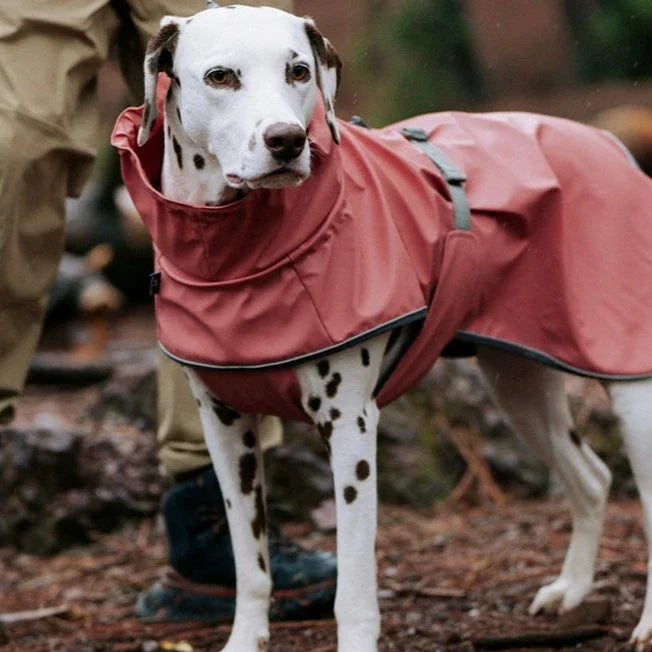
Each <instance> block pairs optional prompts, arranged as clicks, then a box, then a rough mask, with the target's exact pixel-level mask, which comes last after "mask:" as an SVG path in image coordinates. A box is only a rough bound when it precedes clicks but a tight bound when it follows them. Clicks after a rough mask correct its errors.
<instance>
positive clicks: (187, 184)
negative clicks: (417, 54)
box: [139, 7, 652, 652]
mask: <svg viewBox="0 0 652 652" xmlns="http://www.w3.org/2000/svg"><path fill="white" fill-rule="evenodd" d="M168 23H176V24H177V25H178V26H179V38H178V42H177V44H176V51H175V53H174V73H175V75H177V76H178V78H179V79H180V82H181V85H180V87H179V86H178V85H175V84H174V83H173V84H172V95H171V97H170V101H169V102H168V103H167V104H166V110H165V117H166V131H167V127H168V126H169V127H170V131H171V136H170V137H167V136H166V141H165V159H164V164H163V179H162V183H163V191H164V193H165V194H166V195H168V196H169V197H170V198H172V199H176V200H181V201H188V202H192V203H215V202H220V203H223V202H225V201H229V200H231V199H233V197H234V192H235V189H243V190H245V191H246V190H248V189H254V188H257V187H261V186H266V187H278V186H281V185H288V184H296V183H300V182H301V181H302V180H303V179H305V178H306V177H307V175H308V174H309V170H310V160H309V159H310V153H309V147H308V145H306V147H305V149H304V151H303V152H302V153H301V155H300V156H299V157H298V158H297V160H296V161H294V162H293V163H292V169H293V170H294V173H293V174H290V173H289V174H287V175H282V176H281V177H274V178H272V179H267V180H265V179H264V175H265V174H267V173H269V172H270V171H272V170H274V169H275V167H276V166H277V165H278V164H277V163H276V162H275V161H274V160H273V158H272V157H271V156H270V153H269V151H267V149H266V148H265V147H264V144H263V141H262V134H263V133H264V131H265V129H266V128H267V127H268V126H269V125H272V124H274V123H278V122H283V123H288V124H296V125H299V126H300V127H302V128H304V129H305V128H306V127H307V125H308V124H309V122H310V119H311V116H312V113H313V109H314V104H315V98H316V92H317V82H320V83H321V84H322V92H323V94H324V96H325V97H326V98H327V99H329V100H330V101H331V105H332V100H333V97H334V92H335V88H336V82H335V70H334V69H327V68H325V67H323V66H322V69H321V70H319V65H318V63H317V62H316V61H315V59H314V57H313V53H312V51H311V46H310V43H309V41H308V39H307V37H306V33H305V21H304V20H303V19H299V18H296V17H294V16H291V15H289V14H286V13H284V12H280V11H278V10H275V9H270V8H248V7H238V8H236V9H226V8H225V9H219V10H215V9H211V10H208V11H204V12H201V13H200V14H198V15H196V16H195V17H193V19H192V20H191V21H188V20H185V19H176V18H166V19H164V23H163V24H168ZM292 53H296V56H294V58H293V54H292ZM156 56H157V53H153V54H149V55H148V59H147V60H146V65H145V72H146V78H147V81H146V93H147V96H148V97H149V98H150V101H151V99H152V98H153V96H154V90H155V75H153V74H151V67H150V65H149V63H150V59H151V58H152V57H156ZM291 60H299V61H302V62H306V63H307V64H308V65H310V68H311V72H312V76H311V79H310V80H309V82H308V83H306V84H288V83H287V82H286V80H285V67H286V64H287V63H288V61H291ZM320 65H321V64H320ZM217 66H222V67H228V68H230V69H233V70H239V71H240V78H241V80H242V88H240V89H239V90H235V91H234V90H231V89H227V88H213V87H211V86H208V85H207V84H206V83H205V81H204V77H205V74H206V72H207V71H209V70H210V69H212V68H214V67H217ZM177 108H178V109H179V112H180V115H181V122H179V119H178V118H177ZM328 117H329V120H332V119H333V115H332V111H331V115H329V116H328ZM152 122H153V119H151V120H150V122H149V124H146V125H144V126H143V128H142V129H141V133H140V137H139V141H142V142H144V141H145V140H146V139H147V137H148V136H149V129H150V127H151V123H152ZM333 137H334V139H336V140H337V138H338V135H337V133H336V130H335V131H333ZM172 138H176V140H177V143H178V144H179V145H180V147H181V150H182V155H183V165H182V166H179V162H178V159H177V155H176V153H175V151H174V147H173V141H172ZM195 154H200V155H201V156H202V158H203V160H204V162H205V165H204V167H203V168H202V169H197V167H196V166H194V165H193V163H192V157H193V156H194V155H195ZM261 177H263V179H262V180H261ZM234 179H235V180H234ZM237 179H240V180H241V181H237ZM386 342H387V336H386V335H384V336H381V337H378V338H376V339H375V340H373V341H371V342H368V343H366V344H363V345H359V346H355V347H352V348H350V349H347V350H346V351H343V352H340V353H337V354H334V355H332V356H329V357H328V359H327V362H328V366H329V370H328V373H327V374H325V375H324V374H323V367H322V368H321V370H320V368H318V366H317V363H316V362H310V363H307V364H304V365H301V366H299V367H298V368H297V375H298V379H299V384H300V387H301V392H302V403H303V405H304V407H305V409H306V412H307V413H308V414H310V415H311V416H312V418H313V419H314V421H315V423H316V424H318V425H319V426H321V431H322V433H323V434H327V435H329V436H328V437H327V439H328V442H329V444H330V447H331V453H332V457H331V460H332V468H333V475H334V480H335V492H336V504H337V519H338V538H337V551H338V564H339V581H338V590H337V597H336V602H335V612H336V616H337V622H338V641H339V646H338V649H339V651H340V652H374V651H375V650H376V649H377V644H376V641H377V638H378V634H379V631H380V616H379V610H378V603H377V599H376V564H375V555H374V545H375V536H376V490H375V483H376V459H375V458H376V426H377V421H378V409H377V407H376V404H375V401H374V398H373V395H372V392H373V388H374V386H375V384H376V380H377V377H378V375H379V370H380V368H381V365H382V364H383V355H384V350H385V345H386ZM363 348H365V349H367V352H368V354H369V364H368V365H366V366H365V365H363V364H361V355H362V349H363ZM478 357H479V361H480V364H481V366H482V369H483V371H484V373H485V375H486V377H487V380H488V383H489V386H490V388H491V391H492V393H493V395H494V397H495V399H496V401H497V403H498V404H499V405H500V406H501V407H502V409H503V410H504V412H505V414H506V416H507V418H508V419H509V421H510V422H511V424H512V425H513V427H514V428H515V430H517V431H518V432H519V433H520V434H521V435H522V436H523V437H524V438H525V439H526V440H527V441H529V442H530V444H531V445H532V448H533V449H534V450H535V452H536V453H537V454H538V455H539V456H540V457H541V458H542V459H543V460H544V461H545V462H547V463H548V464H549V465H550V466H551V468H552V469H554V470H555V472H556V473H557V474H558V476H559V478H560V479H561V481H562V483H563V485H564V487H565V489H566V493H567V494H568V497H569V499H570V503H571V511H572V516H573V534H572V537H571V543H570V546H569V548H568V552H567V554H566V559H565V561H564V565H563V568H562V571H561V574H560V575H559V577H558V578H557V579H556V580H555V581H554V582H553V583H552V584H550V585H548V586H544V587H542V588H541V589H540V591H539V592H538V594H537V595H536V597H535V599H534V602H533V603H532V606H531V612H532V613H536V612H538V611H541V610H549V609H552V610H559V611H565V610H568V609H571V608H572V607H574V606H576V605H577V604H579V603H580V602H581V601H582V600H583V599H584V598H585V597H586V595H587V594H588V593H589V592H590V591H591V588H592V584H593V574H594V566H595V558H596V553H597V549H598V541H599V536H600V532H601V529H602V522H603V518H604V509H605V502H606V499H607V493H608V489H609V484H610V479H611V476H610V473H609V471H608V469H607V468H606V467H605V465H604V464H603V463H602V462H601V461H600V459H599V458H598V457H597V456H596V455H595V453H593V451H591V449H590V448H589V446H588V445H587V444H586V443H584V442H582V443H581V444H580V445H578V444H577V443H575V442H574V441H573V440H572V438H571V436H570V430H571V428H572V421H571V416H570V412H569V409H568V405H567V403H566V397H565V395H564V390H563V381H562V376H561V374H560V373H559V372H556V371H553V370H552V369H549V368H546V367H542V366H540V365H538V364H536V363H535V362H533V361H531V360H528V359H526V358H522V357H518V356H514V355H511V354H508V353H504V352H500V351H497V350H492V349H487V348H482V349H480V350H479V352H478ZM336 373H337V374H339V377H340V382H339V384H338V389H337V392H336V394H335V395H334V396H332V397H328V395H327V392H326V385H327V383H328V382H329V381H332V380H333V378H334V374H336ZM189 378H190V384H191V387H192V390H193V393H194V394H195V396H196V397H197V399H198V400H199V403H200V414H201V419H202V424H203V426H204V431H205V436H206V441H207V444H208V448H209V451H210V454H211V458H212V460H213V464H214V466H215V470H216V473H217V475H218V478H219V482H220V485H221V487H222V491H223V493H224V496H225V500H227V499H228V501H229V503H228V505H230V507H229V506H228V505H227V516H228V520H229V526H230V528H231V535H232V537H233V548H234V552H235V561H236V573H237V586H238V597H237V605H236V616H235V622H234V625H233V630H232V633H231V637H230V639H229V642H228V644H227V647H226V648H225V649H226V650H228V651H229V652H256V651H258V650H263V649H266V646H267V641H268V637H269V629H268V623H267V611H268V603H269V596H270V588H271V587H270V576H269V560H268V557H267V551H266V545H267V541H266V534H265V533H261V535H260V537H259V538H255V537H254V535H253V534H252V529H251V526H250V524H251V521H252V519H253V518H255V511H256V506H255V495H254V493H252V492H250V493H248V494H245V493H243V492H242V491H241V487H240V485H239V481H238V464H239V460H240V458H241V456H242V455H243V453H245V452H246V451H247V447H246V446H245V444H244V443H243V433H244V432H245V431H247V430H250V431H252V432H255V433H256V432H257V427H258V420H259V419H258V416H256V415H241V417H239V418H238V419H235V420H234V421H233V423H231V424H230V425H225V424H224V423H222V422H221V420H220V419H219V417H218V416H217V415H216V413H215V410H214V409H213V408H212V397H211V396H210V395H209V392H208V390H207V389H206V387H205V386H204V385H203V383H201V381H199V380H198V378H197V377H196V376H195V375H194V374H193V373H192V372H189ZM608 389H609V392H610V394H611V396H612V399H613V405H614V409H615V411H616V412H617V414H618V415H619V417H620V418H621V421H622V425H623V431H624V438H625V442H626V445H627V450H628V452H629V455H630V459H631V463H632V467H633V470H634V474H635V477H636V481H637V483H638V486H639V490H640V493H641V496H642V500H643V506H644V510H645V524H646V531H647V533H648V540H649V537H650V533H651V531H652V407H651V406H652V402H651V400H650V399H651V398H652V381H639V382H629V383H610V384H609V386H608ZM315 396H318V397H320V404H319V406H318V408H317V409H313V407H314V405H315V404H314V403H313V404H312V405H313V407H311V405H310V403H309V400H310V398H311V397H315ZM333 410H336V412H333ZM334 415H336V416H334ZM360 419H362V420H363V425H364V432H362V431H361V423H360ZM326 423H330V424H331V426H330V427H329V428H332V430H328V431H325V429H324V424H326ZM253 452H254V454H255V457H256V460H257V468H256V474H255V480H254V482H255V483H256V484H257V485H260V486H261V487H262V483H263V470H262V458H261V454H260V447H259V444H258V436H257V435H256V446H255V450H254V451H253ZM361 461H364V462H365V463H366V464H368V476H365V477H363V478H362V479H361V478H360V477H359V475H360V473H359V472H356V469H359V467H358V465H359V464H360V462H361ZM363 475H364V474H363ZM352 490H354V491H355V499H353V500H348V501H347V499H346V496H347V495H348V496H349V498H350V497H351V492H352ZM347 492H348V494H347ZM259 554H261V555H262V558H263V560H264V563H265V565H266V568H267V572H265V571H263V570H262V569H261V567H260V565H259V563H257V556H258V555H259ZM650 554H651V556H652V550H651V551H650ZM650 582H651V580H650V575H649V576H648V591H647V598H646V602H645V607H644V610H643V615H642V617H641V621H640V623H639V624H638V626H637V627H636V629H635V630H634V633H633V635H632V640H633V642H634V643H636V644H637V647H638V648H639V649H643V647H645V645H646V643H647V642H648V641H649V640H650V639H651V638H652V597H651V596H652V586H651V585H650Z"/></svg>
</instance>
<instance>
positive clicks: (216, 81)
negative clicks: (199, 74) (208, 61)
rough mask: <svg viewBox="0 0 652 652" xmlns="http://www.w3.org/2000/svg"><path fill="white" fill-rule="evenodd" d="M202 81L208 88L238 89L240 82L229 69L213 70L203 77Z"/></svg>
mask: <svg viewBox="0 0 652 652" xmlns="http://www.w3.org/2000/svg"><path fill="white" fill-rule="evenodd" d="M204 81H205V82H206V83H207V84H208V85H209V86H229V87H230V88H240V80H239V79H238V76H237V75H236V74H235V72H234V71H233V70H230V69H229V68H213V70H209V71H208V72H207V73H206V74H205V75H204Z"/></svg>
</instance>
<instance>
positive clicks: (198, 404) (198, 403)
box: [195, 398, 201, 408]
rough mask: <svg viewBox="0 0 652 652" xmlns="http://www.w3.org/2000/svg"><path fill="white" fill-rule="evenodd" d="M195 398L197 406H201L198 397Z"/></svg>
mask: <svg viewBox="0 0 652 652" xmlns="http://www.w3.org/2000/svg"><path fill="white" fill-rule="evenodd" d="M195 400H196V401H197V407H198V408H200V407H201V401H200V400H199V399H198V398H196V399H195Z"/></svg>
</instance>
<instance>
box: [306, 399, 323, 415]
mask: <svg viewBox="0 0 652 652" xmlns="http://www.w3.org/2000/svg"><path fill="white" fill-rule="evenodd" d="M308 407H309V408H310V409H311V410H312V411H313V412H317V410H319V408H320V407H321V398H319V396H311V397H310V398H309V399H308Z"/></svg>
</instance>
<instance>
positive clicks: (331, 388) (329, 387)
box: [326, 371, 342, 398]
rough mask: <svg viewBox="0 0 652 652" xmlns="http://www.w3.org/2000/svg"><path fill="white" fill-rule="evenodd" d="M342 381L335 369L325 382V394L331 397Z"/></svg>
mask: <svg viewBox="0 0 652 652" xmlns="http://www.w3.org/2000/svg"><path fill="white" fill-rule="evenodd" d="M341 382H342V376H340V374H339V373H338V372H337V371H336V372H335V373H334V374H333V376H332V377H331V379H330V380H329V381H328V382H327V383H326V396H328V397H329V398H333V396H335V394H337V388H338V387H339V385H340V383H341Z"/></svg>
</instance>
